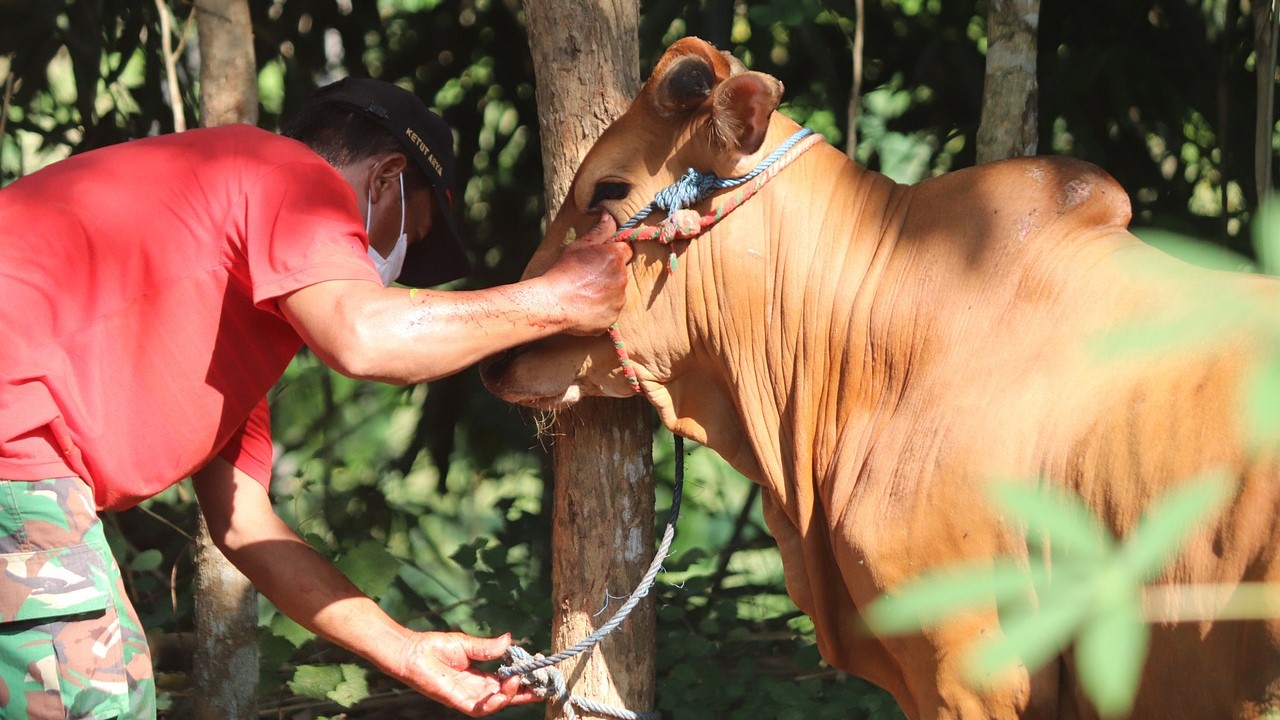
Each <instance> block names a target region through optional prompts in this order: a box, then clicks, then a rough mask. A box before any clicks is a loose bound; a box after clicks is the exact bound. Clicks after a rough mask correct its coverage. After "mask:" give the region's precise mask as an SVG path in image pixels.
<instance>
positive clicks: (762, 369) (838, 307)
mask: <svg viewBox="0 0 1280 720" xmlns="http://www.w3.org/2000/svg"><path fill="white" fill-rule="evenodd" d="M782 177H786V182H778V180H775V181H774V182H773V183H770V184H769V185H768V186H766V187H765V189H764V190H762V192H761V197H759V198H757V199H756V200H755V201H753V202H752V203H748V204H747V205H745V206H744V207H743V208H741V209H740V210H739V211H738V213H736V214H735V215H736V216H735V217H731V218H730V219H729V220H726V221H725V222H724V223H723V224H722V226H718V227H717V228H716V229H715V230H714V231H713V232H715V234H716V241H715V242H703V240H705V238H704V239H700V240H695V241H694V245H697V244H698V243H700V242H703V244H702V245H701V246H698V247H696V249H695V252H697V253H698V254H699V255H700V256H702V255H705V256H706V257H707V261H706V262H703V263H700V266H701V268H700V269H701V270H702V271H703V272H702V275H701V279H702V283H691V287H690V292H692V293H697V294H698V298H697V302H690V304H689V306H690V308H698V307H704V308H706V307H709V305H714V307H715V308H717V309H718V317H705V318H697V317H694V318H691V323H692V324H693V325H694V326H695V333H694V334H695V335H702V336H703V338H704V340H705V342H706V346H707V349H708V352H707V361H708V362H712V361H713V360H712V358H718V362H719V363H721V364H722V371H723V373H724V382H725V385H726V390H725V391H726V392H728V393H729V394H730V395H731V396H732V397H731V399H730V401H729V402H730V403H731V404H732V406H733V407H734V413H733V417H732V419H731V420H729V419H727V418H726V420H724V421H722V422H723V423H724V424H729V423H730V422H731V423H732V424H734V425H739V426H740V427H741V431H742V432H743V433H744V435H745V438H744V439H745V441H746V443H748V444H749V446H750V452H751V454H752V455H754V465H755V466H756V467H757V468H758V473H759V476H760V477H758V478H753V479H756V480H757V482H762V483H763V484H764V485H765V486H766V487H767V488H770V489H772V490H773V491H774V493H775V495H776V497H777V498H778V500H779V501H780V504H781V506H782V508H783V510H784V512H785V513H786V514H787V515H788V516H789V517H790V518H791V519H792V521H793V522H797V523H801V524H803V522H804V520H803V518H807V517H809V516H810V515H811V513H810V510H811V509H812V503H813V502H815V501H820V502H828V501H829V500H830V491H829V489H821V488H818V487H817V484H818V480H819V478H820V477H821V476H822V475H824V474H825V473H826V470H827V468H829V467H831V466H832V464H833V463H835V462H836V460H837V457H836V455H837V454H838V453H839V452H840V446H841V445H842V444H846V443H847V441H848V438H845V439H844V442H842V441H838V440H837V438H836V437H835V434H836V433H840V432H842V431H843V432H844V433H849V432H851V431H852V432H854V433H856V434H859V435H860V434H863V433H865V434H868V435H869V434H870V433H872V432H873V425H874V422H873V419H874V415H875V413H876V412H878V411H879V409H878V408H877V403H878V402H879V400H880V399H881V398H884V397H887V396H892V393H891V392H889V391H888V390H887V389H886V388H885V387H883V386H884V384H885V383H887V382H892V381H895V376H894V375H893V374H891V373H880V372H874V371H873V372H864V369H866V368H873V369H874V368H876V366H878V365H883V364H884V362H885V359H884V358H885V353H884V352H883V351H882V350H881V349H878V348H875V347H872V346H870V345H869V343H868V338H870V337H871V336H872V330H871V321H872V315H873V313H874V311H875V310H876V308H877V306H876V298H877V295H878V293H877V285H878V282H879V278H880V276H881V275H882V274H883V269H884V266H885V264H886V263H887V262H888V258H889V257H890V256H891V255H892V253H893V252H894V248H893V242H894V239H895V238H896V237H897V233H896V232H895V230H894V228H895V227H896V226H897V224H899V223H900V221H901V218H902V216H903V215H904V214H905V207H903V199H904V198H905V197H906V194H905V193H903V192H902V190H903V188H902V187H901V186H898V185H896V184H895V183H893V182H892V181H891V180H889V179H888V178H886V177H885V176H883V175H880V174H878V173H874V172H871V171H867V170H865V169H863V168H860V167H858V166H857V165H855V164H854V163H852V162H851V161H849V160H848V159H847V158H846V157H845V156H844V155H843V154H842V153H840V152H839V151H838V150H836V149H834V148H831V147H829V146H819V147H818V148H815V149H814V150H812V151H810V152H809V153H808V154H807V155H806V156H805V157H804V158H803V159H802V160H801V161H798V162H797V163H796V164H795V165H794V166H792V167H791V168H788V169H787V171H786V172H785V173H784V174H783V176H780V177H779V180H780V179H782ZM691 247H692V246H691ZM693 269H694V268H692V267H691V268H690V270H691V271H692V270H693ZM705 285H711V286H712V289H713V290H714V292H707V291H706V288H705V287H703V286H705ZM699 325H700V326H701V327H697V326H699ZM877 358H879V359H877ZM850 379H851V380H853V382H848V380H850ZM842 381H844V382H845V385H844V387H845V389H844V390H838V388H840V387H841V382H842ZM848 388H855V390H854V392H853V393H852V394H850V392H849V390H848ZM708 390H709V389H708V388H704V392H705V391H708ZM851 415H856V416H859V417H860V418H862V420H863V421H864V422H862V427H861V428H858V429H853V428H850V427H849V425H848V423H847V422H845V420H846V419H848V418H849V417H850V416H851ZM718 434H720V435H721V436H731V435H732V434H733V433H731V432H721V433H718ZM857 445H865V443H864V442H858V443H857ZM712 447H713V448H714V449H717V451H718V452H720V454H721V455H724V456H726V457H728V456H730V455H740V454H741V453H742V452H743V448H733V449H731V448H727V447H726V448H716V447H715V446H714V445H712ZM726 451H728V452H726ZM734 464H735V466H738V465H742V464H745V463H743V462H742V461H741V460H739V461H738V462H736V463H734Z"/></svg>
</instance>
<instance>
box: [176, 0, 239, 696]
mask: <svg viewBox="0 0 1280 720" xmlns="http://www.w3.org/2000/svg"><path fill="white" fill-rule="evenodd" d="M196 23H197V26H198V29H199V36H200V124H201V126H203V127H213V126H215V125H226V124H228V123H237V122H243V123H256V122H257V120H258V75H257V69H256V66H255V63H254V56H253V27H252V25H251V24H250V21H249V5H248V2H247V0H201V2H199V3H197V4H196ZM172 92H173V93H174V94H175V95H177V88H172ZM196 544H197V550H196V592H195V613H196V655H195V658H194V659H193V660H192V665H193V674H194V675H195V683H194V684H195V687H196V688H197V691H196V693H195V695H196V697H195V720H250V719H251V718H257V716H258V594H257V591H255V590H254V588H253V585H252V584H251V583H250V582H249V580H248V579H247V578H245V577H244V575H242V574H241V573H240V571H239V570H237V569H236V567H235V566H234V565H232V564H231V563H230V562H228V561H227V559H226V557H224V556H223V555H222V552H221V551H220V550H218V548H217V546H215V545H214V544H213V541H212V540H211V539H210V537H209V530H208V528H207V527H206V526H205V522H204V517H203V516H202V517H201V518H200V533H199V536H198V537H197V538H196Z"/></svg>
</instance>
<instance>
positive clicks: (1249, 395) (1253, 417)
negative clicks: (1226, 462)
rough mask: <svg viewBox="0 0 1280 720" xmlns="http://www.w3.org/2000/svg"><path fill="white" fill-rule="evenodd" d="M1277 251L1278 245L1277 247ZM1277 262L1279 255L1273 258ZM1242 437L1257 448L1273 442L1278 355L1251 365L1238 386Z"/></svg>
mask: <svg viewBox="0 0 1280 720" xmlns="http://www.w3.org/2000/svg"><path fill="white" fill-rule="evenodd" d="M1276 251H1277V253H1280V248H1277V249H1276ZM1276 259H1277V261H1278V262H1280V257H1277V258H1276ZM1240 393H1241V396H1242V397H1241V402H1242V405H1243V408H1242V412H1241V414H1242V416H1243V418H1244V426H1245V428H1244V429H1245V437H1246V439H1247V442H1248V443H1249V446H1250V447H1252V448H1254V449H1260V448H1262V447H1264V446H1266V445H1267V444H1268V443H1271V442H1274V441H1275V440H1276V436H1277V428H1280V358H1274V357H1273V358H1271V359H1269V360H1267V361H1265V362H1264V363H1263V364H1262V366H1261V367H1257V368H1254V369H1253V371H1252V372H1251V373H1250V376H1249V377H1248V378H1247V379H1246V380H1245V382H1244V383H1243V384H1242V385H1241V388H1240Z"/></svg>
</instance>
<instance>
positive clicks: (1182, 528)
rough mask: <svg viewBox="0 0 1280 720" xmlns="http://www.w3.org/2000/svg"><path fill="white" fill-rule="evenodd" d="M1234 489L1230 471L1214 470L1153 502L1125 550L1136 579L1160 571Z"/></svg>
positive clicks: (1150, 575) (1139, 579) (1130, 536)
mask: <svg viewBox="0 0 1280 720" xmlns="http://www.w3.org/2000/svg"><path fill="white" fill-rule="evenodd" d="M1234 490H1235V483H1234V482H1232V481H1231V480H1230V479H1229V478H1228V476H1227V474H1226V472H1224V471H1212V472H1209V473H1205V474H1203V475H1201V476H1199V479H1196V480H1189V481H1187V482H1185V483H1182V484H1181V485H1179V486H1177V487H1175V488H1173V489H1172V490H1169V491H1168V492H1166V493H1165V494H1164V496H1163V497H1161V498H1160V499H1158V500H1156V501H1155V502H1153V503H1152V504H1151V506H1150V507H1149V508H1148V509H1147V513H1146V515H1144V516H1143V518H1142V520H1140V521H1139V522H1138V526H1137V527H1136V528H1135V529H1134V531H1133V532H1132V533H1130V535H1129V537H1128V538H1127V539H1126V540H1125V544H1124V549H1123V551H1122V554H1123V558H1124V561H1125V563H1126V564H1127V565H1128V566H1129V568H1130V569H1131V570H1132V572H1133V573H1134V580H1135V581H1137V582H1144V581H1146V580H1148V579H1150V578H1151V577H1152V576H1154V575H1155V574H1156V573H1158V572H1159V571H1160V569H1161V568H1162V567H1163V566H1164V564H1165V563H1166V562H1167V561H1168V559H1169V558H1170V557H1172V556H1173V555H1174V554H1176V553H1177V551H1178V548H1179V547H1180V546H1181V545H1182V543H1183V542H1184V541H1185V539H1186V537H1187V536H1188V535H1190V534H1191V533H1192V532H1194V530H1195V528H1196V526H1197V525H1199V524H1200V523H1201V522H1204V521H1206V520H1208V519H1209V518H1210V517H1212V516H1213V515H1215V514H1216V513H1217V512H1218V510H1219V509H1221V508H1222V505H1223V504H1224V503H1226V501H1227V500H1228V499H1229V498H1230V497H1231V494H1232V492H1233V491H1234Z"/></svg>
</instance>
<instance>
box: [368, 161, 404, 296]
mask: <svg viewBox="0 0 1280 720" xmlns="http://www.w3.org/2000/svg"><path fill="white" fill-rule="evenodd" d="M372 200H373V191H372V190H370V191H369V194H368V196H367V197H366V200H365V216H364V233H365V235H368V234H369V221H370V220H372V219H373V203H372ZM408 251H409V236H408V235H407V234H405V231H404V173H400V237H398V238H396V244H395V247H393V248H391V254H390V255H388V256H386V257H382V254H381V253H379V252H378V251H377V250H374V249H373V242H372V241H370V242H369V259H370V260H373V264H374V266H376V267H377V268H378V277H380V278H382V284H383V285H385V286H387V287H390V286H391V283H393V282H395V281H396V278H398V277H400V271H401V270H402V269H404V256H405V253H407V252H408Z"/></svg>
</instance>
